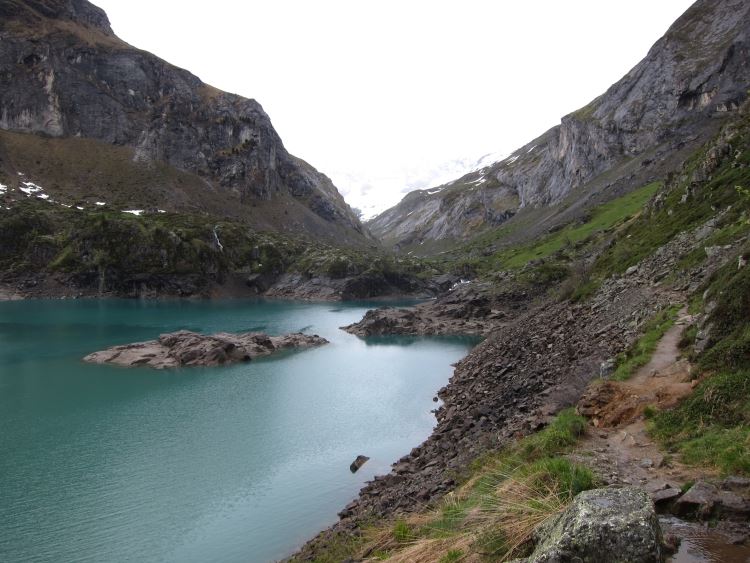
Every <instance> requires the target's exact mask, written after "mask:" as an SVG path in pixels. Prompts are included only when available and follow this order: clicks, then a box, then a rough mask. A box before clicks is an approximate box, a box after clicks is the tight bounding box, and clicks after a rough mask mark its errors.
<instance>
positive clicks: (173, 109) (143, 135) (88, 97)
mask: <svg viewBox="0 0 750 563" xmlns="http://www.w3.org/2000/svg"><path fill="white" fill-rule="evenodd" d="M0 45H1V46H2V48H1V49H0V130H2V131H1V132H0V182H2V183H3V184H4V185H6V186H8V185H9V186H10V187H11V189H13V188H14V185H15V184H18V183H19V182H20V180H19V176H20V175H21V174H23V175H25V178H22V180H23V179H25V180H31V181H33V183H35V184H37V185H43V186H44V188H45V189H46V191H47V192H48V194H49V195H50V196H51V197H52V198H54V199H57V200H59V201H67V202H68V205H70V204H72V203H77V204H86V203H88V204H93V203H94V202H95V201H100V202H104V203H106V204H108V205H110V206H117V207H120V208H122V209H132V208H157V207H158V208H163V209H165V210H166V211H175V212H184V211H190V212H197V213H201V214H208V215H214V216H218V217H233V218H240V219H246V220H247V221H248V222H249V224H250V225H252V226H254V227H257V228H261V229H271V230H276V231H291V232H295V233H306V234H309V235H312V236H313V237H314V238H319V239H326V240H330V241H336V242H337V243H344V244H347V243H348V244H355V245H365V244H372V241H371V240H370V239H369V238H368V235H367V234H366V232H365V230H364V229H363V227H362V225H361V223H360V222H359V220H358V218H357V217H356V215H355V214H354V213H353V212H352V210H351V209H350V207H349V206H348V205H347V204H346V202H345V201H344V199H343V198H342V196H341V195H340V194H339V192H338V191H337V189H336V187H335V186H334V185H333V184H332V182H331V181H330V179H328V178H327V177H326V176H324V175H323V174H321V173H319V172H318V171H316V170H315V169H314V168H313V167H312V166H310V165H309V164H307V163H306V162H304V161H303V160H301V159H299V158H296V157H295V156H293V155H291V154H289V153H288V152H287V151H286V149H285V148H284V145H283V143H282V141H281V139H280V138H279V135H278V134H277V133H276V131H275V130H274V128H273V126H272V124H271V121H270V119H269V117H268V115H267V114H266V113H265V112H264V111H263V108H262V107H261V106H260V104H259V103H258V102H256V101H255V100H252V99H247V98H243V97H241V96H238V95H235V94H229V93H226V92H222V91H219V90H217V89H215V88H213V87H211V86H209V85H207V84H204V83H203V82H202V81H201V80H200V79H199V78H197V77H196V76H194V75H192V74H191V73H189V72H188V71H186V70H183V69H180V68H177V67H175V66H173V65H170V64H168V63H167V62H165V61H163V60H161V59H159V58H158V57H156V56H154V55H152V54H150V53H147V52H145V51H141V50H139V49H137V48H134V47H132V46H130V45H128V44H127V43H125V42H124V41H122V40H120V39H119V38H118V37H117V36H116V35H115V34H114V33H113V32H112V29H111V27H110V24H109V20H108V19H107V16H106V14H105V13H104V12H103V11H102V10H101V9H99V8H98V7H96V6H94V5H92V4H90V3H89V2H87V1H86V0H2V1H0Z"/></svg>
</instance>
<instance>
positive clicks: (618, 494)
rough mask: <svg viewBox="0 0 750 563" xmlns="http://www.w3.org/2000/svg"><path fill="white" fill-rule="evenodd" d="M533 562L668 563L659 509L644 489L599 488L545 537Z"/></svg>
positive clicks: (578, 502)
mask: <svg viewBox="0 0 750 563" xmlns="http://www.w3.org/2000/svg"><path fill="white" fill-rule="evenodd" d="M540 536H542V537H541V538H540V540H541V541H540V542H539V544H538V545H537V546H536V549H535V550H534V553H533V554H532V555H531V557H529V558H528V562H529V563H562V562H564V561H581V562H582V563H600V562H602V561H608V562H612V563H618V562H623V563H624V562H628V563H657V562H660V561H663V560H664V553H663V551H662V538H661V529H660V528H659V521H658V519H657V517H656V513H655V512H654V507H653V505H652V503H651V500H650V499H649V496H648V494H646V493H645V492H644V491H642V490H641V489H638V488H635V487H627V488H622V489H595V490H592V491H585V492H583V493H581V494H579V495H578V496H577V497H576V498H575V499H574V500H573V503H572V504H571V505H570V506H569V507H568V508H567V509H566V510H565V511H564V512H563V513H562V514H561V515H560V516H559V517H557V518H556V519H555V520H554V521H553V522H551V523H550V524H549V525H547V526H544V527H543V530H542V531H541V532H540Z"/></svg>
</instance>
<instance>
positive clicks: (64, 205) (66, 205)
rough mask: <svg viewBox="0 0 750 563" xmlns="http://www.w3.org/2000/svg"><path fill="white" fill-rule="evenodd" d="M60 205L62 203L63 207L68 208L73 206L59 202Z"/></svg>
mask: <svg viewBox="0 0 750 563" xmlns="http://www.w3.org/2000/svg"><path fill="white" fill-rule="evenodd" d="M60 205H62V206H63V207H67V208H68V209H70V208H71V207H73V206H72V205H68V204H67V203H61V204H60Z"/></svg>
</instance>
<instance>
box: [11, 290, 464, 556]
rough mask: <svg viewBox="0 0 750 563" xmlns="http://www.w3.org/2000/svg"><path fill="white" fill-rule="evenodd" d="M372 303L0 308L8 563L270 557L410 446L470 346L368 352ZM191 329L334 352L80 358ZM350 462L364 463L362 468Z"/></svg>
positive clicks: (422, 344) (448, 343)
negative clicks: (299, 337)
mask: <svg viewBox="0 0 750 563" xmlns="http://www.w3.org/2000/svg"><path fill="white" fill-rule="evenodd" d="M368 305H372V304H366V303H346V304H330V303H329V304H310V303H288V302H264V301H211V302H186V301H157V302H153V301H152V302H141V301H125V300H100V301H95V300H86V301H22V302H11V303H0V561H3V562H12V563H15V562H25V561H29V562H32V561H33V562H45V561H54V562H58V561H76V562H88V561H92V562H119V561H138V562H144V561H168V562H206V561H212V562H214V561H215V562H239V561H243V562H248V561H250V562H254V561H258V562H264V561H273V560H275V559H278V558H281V557H283V556H285V555H288V554H289V553H290V552H291V551H292V550H293V549H294V548H295V547H297V546H299V545H300V544H301V543H303V542H304V541H305V539H307V538H309V537H310V536H312V535H313V534H315V533H316V532H317V531H318V530H320V529H321V528H323V527H325V526H326V525H328V524H330V523H332V522H334V521H335V520H336V512H337V511H338V510H340V509H341V508H342V507H343V506H344V505H345V504H346V503H347V502H348V501H349V500H350V499H352V498H354V497H355V496H356V493H357V491H358V490H359V488H360V487H361V486H362V484H363V483H364V481H365V480H368V479H371V478H372V477H373V476H374V475H375V474H379V473H384V472H387V471H388V469H389V465H390V463H392V462H393V461H395V460H396V459H398V458H399V457H400V456H402V455H404V454H405V453H407V452H408V451H409V450H410V449H411V448H412V447H414V446H416V445H417V444H419V443H420V442H421V441H422V440H424V439H425V438H426V437H427V436H428V435H429V433H430V431H431V429H432V427H433V426H434V423H435V419H434V416H433V415H432V414H431V413H430V410H431V409H433V408H434V407H435V404H434V403H433V402H432V397H433V396H434V394H435V391H436V390H437V389H438V388H440V387H441V386H442V385H444V384H445V383H446V382H447V381H448V378H449V377H450V374H451V373H452V369H453V368H452V367H451V365H450V364H451V363H454V362H456V361H457V360H458V359H460V358H461V357H462V356H464V355H465V354H466V352H467V351H468V349H469V348H470V345H471V341H469V340H461V339H424V338H423V339H418V338H406V337H404V338H388V339H368V340H361V339H359V338H356V337H353V336H351V335H348V334H346V333H344V332H343V331H341V330H339V329H338V327H339V326H342V325H345V324H349V323H351V322H353V321H355V320H358V319H359V318H361V316H362V315H363V314H364V312H365V311H366V309H367V308H368ZM179 328H186V329H191V330H196V331H202V332H216V331H229V332H232V331H247V330H258V331H265V332H268V333H269V334H281V333H285V332H293V331H305V332H309V333H316V334H320V335H321V336H324V337H326V338H327V339H329V340H330V341H331V344H329V345H327V346H324V347H322V348H317V349H314V350H307V351H300V352H294V353H287V354H285V355H283V356H281V357H278V356H277V357H275V358H272V359H263V360H258V361H255V362H250V363H248V364H242V365H236V366H230V367H220V368H193V369H182V370H173V371H153V370H149V369H148V368H131V369H126V368H117V367H112V366H96V365H88V364H83V363H82V362H81V361H80V358H81V357H82V356H84V355H85V354H87V353H89V352H93V351H95V350H100V349H102V348H104V347H107V346H110V345H114V344H123V343H127V342H134V341H138V340H147V339H151V338H154V337H156V336H157V335H158V334H160V333H162V332H166V331H171V330H176V329H179ZM357 454H366V455H369V456H370V457H371V458H372V459H371V460H370V461H369V462H368V463H367V464H366V465H365V466H364V467H363V469H361V470H360V471H359V472H358V473H357V474H355V475H352V474H351V473H350V472H349V469H348V466H349V463H350V462H351V461H352V460H353V459H354V457H355V456H356V455H357Z"/></svg>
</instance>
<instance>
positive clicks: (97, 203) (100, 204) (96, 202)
mask: <svg viewBox="0 0 750 563" xmlns="http://www.w3.org/2000/svg"><path fill="white" fill-rule="evenodd" d="M94 205H98V206H99V207H101V206H102V205H107V203H106V202H104V201H95V202H94Z"/></svg>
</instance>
